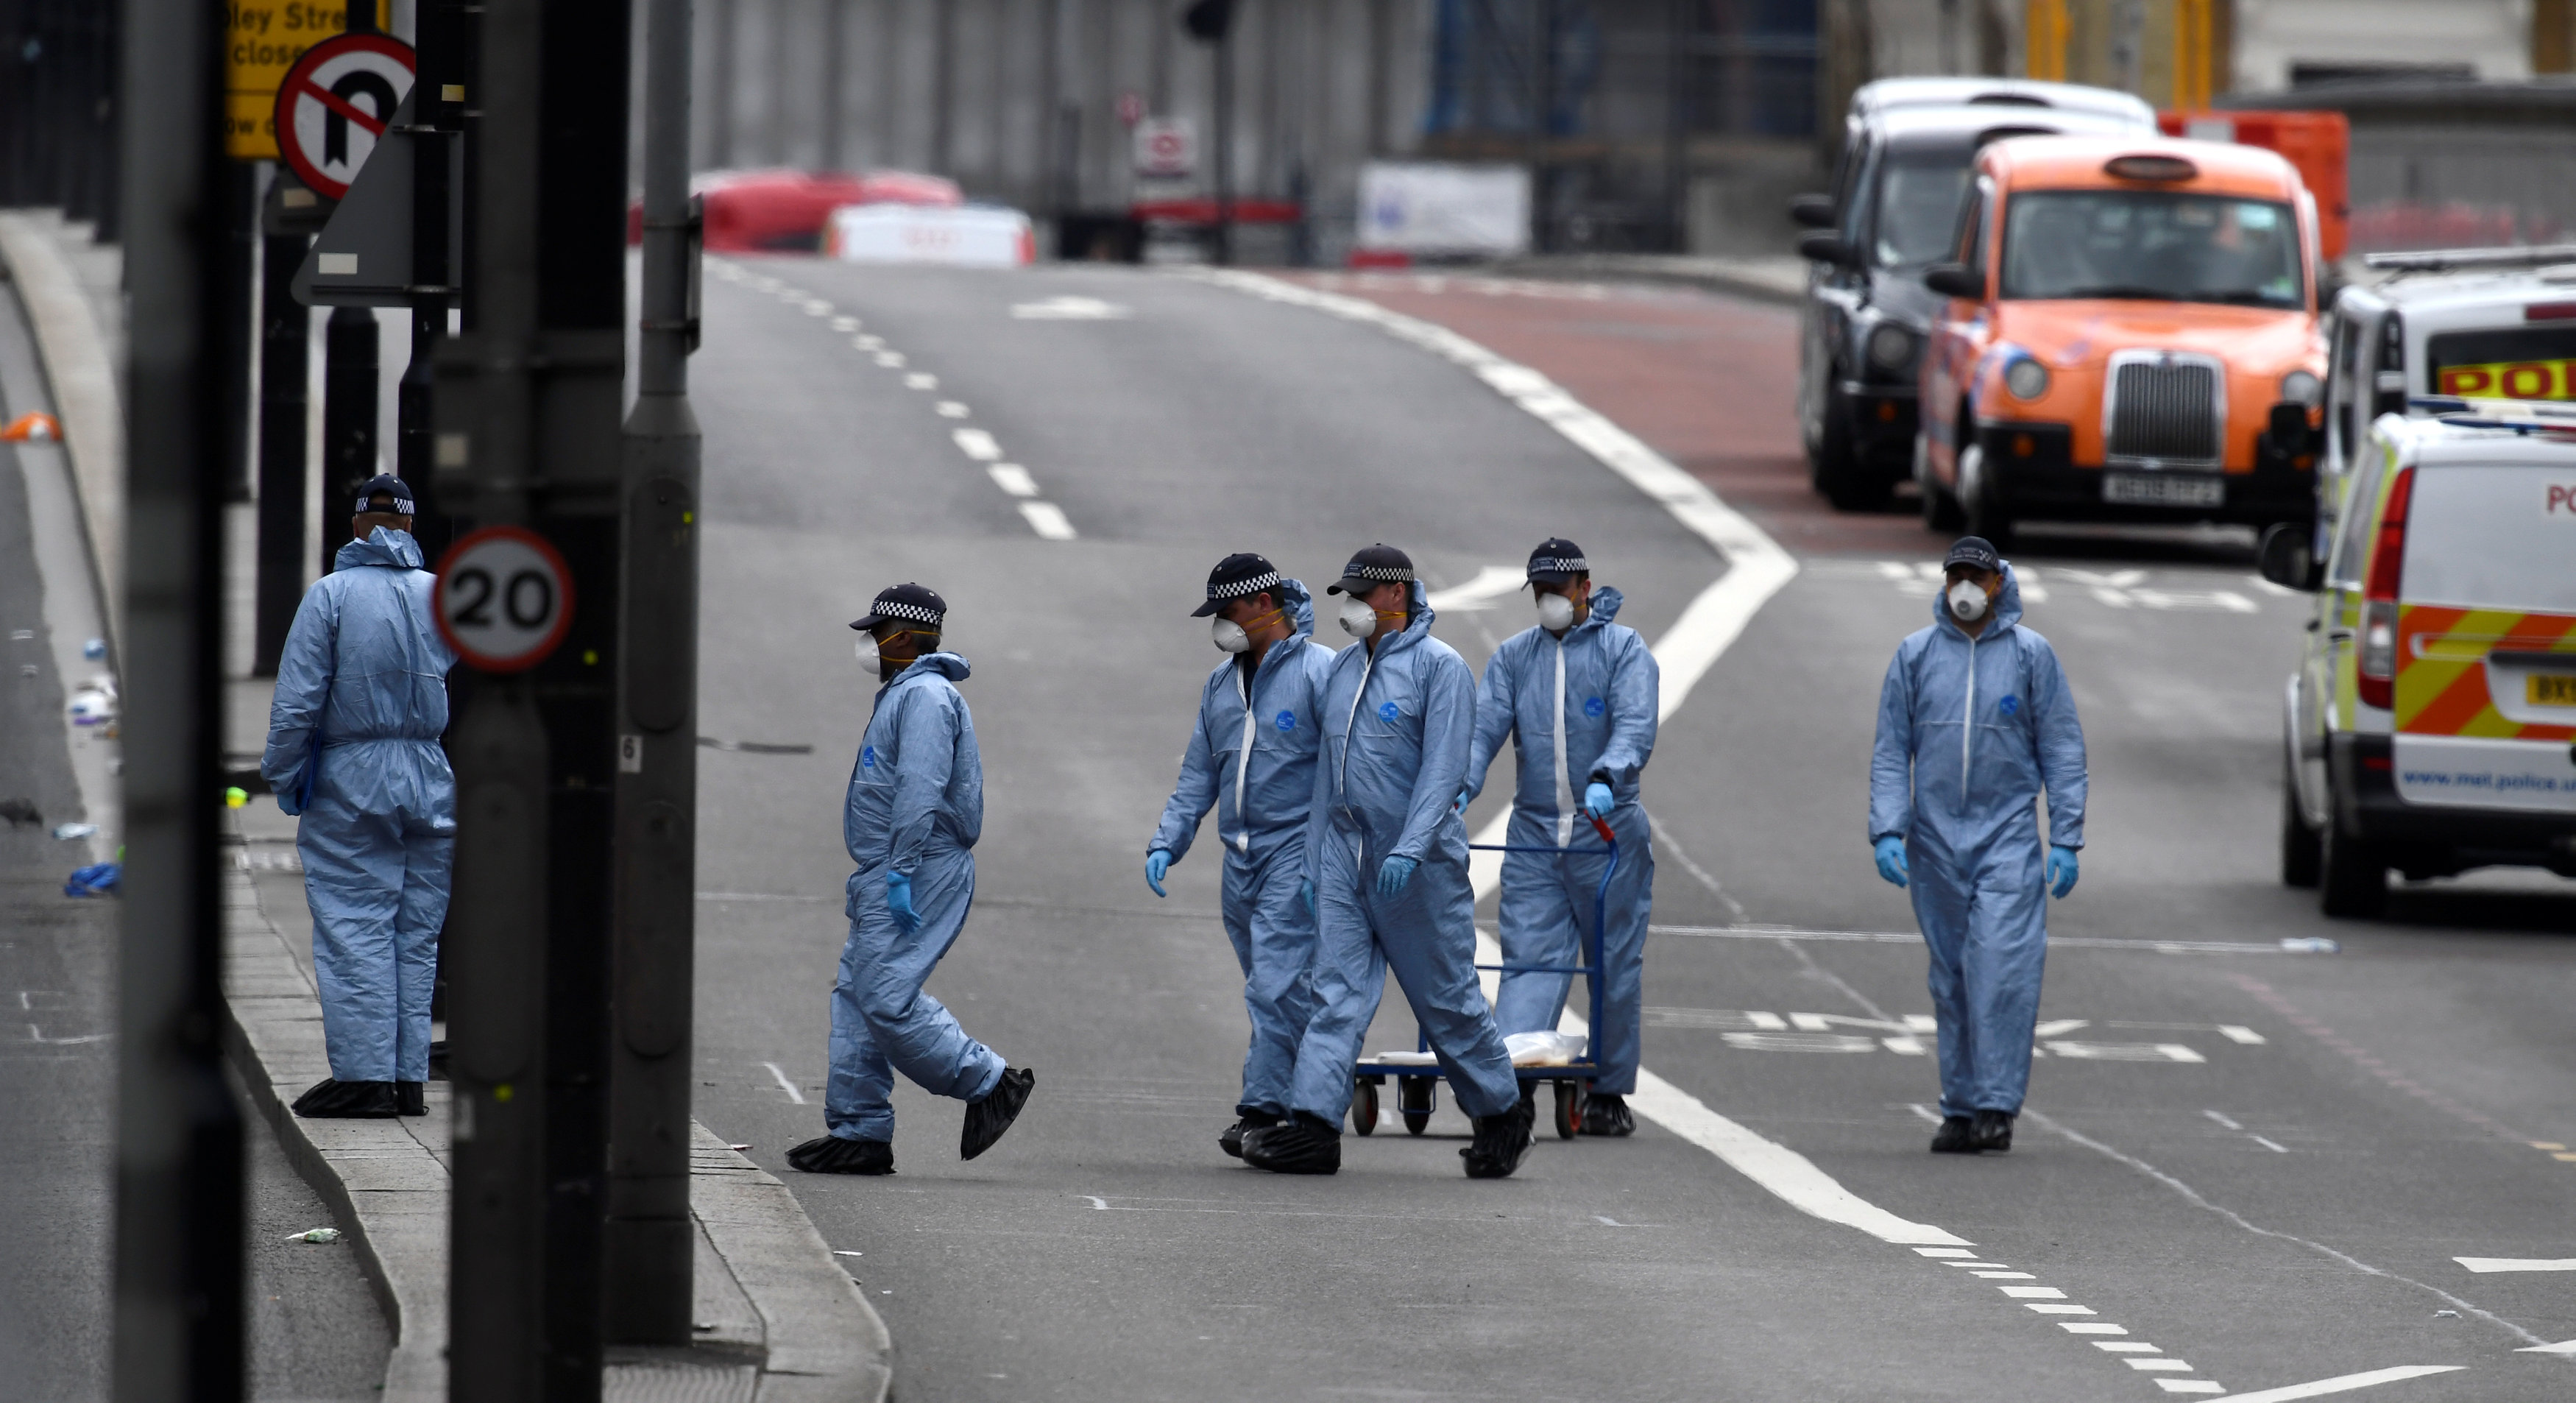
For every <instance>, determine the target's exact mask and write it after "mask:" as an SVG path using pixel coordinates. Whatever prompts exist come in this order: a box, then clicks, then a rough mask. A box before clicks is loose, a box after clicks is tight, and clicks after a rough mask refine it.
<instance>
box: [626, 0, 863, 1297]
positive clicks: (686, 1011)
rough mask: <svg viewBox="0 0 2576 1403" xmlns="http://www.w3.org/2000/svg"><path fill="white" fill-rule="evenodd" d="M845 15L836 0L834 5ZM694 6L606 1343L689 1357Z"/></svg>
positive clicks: (655, 177)
mask: <svg viewBox="0 0 2576 1403" xmlns="http://www.w3.org/2000/svg"><path fill="white" fill-rule="evenodd" d="M834 8H835V12H837V10H838V6H837V4H836V5H835V6H834ZM690 9H691V5H690V0H650V5H649V8H648V10H647V14H646V20H645V25H646V29H645V44H646V47H645V59H644V276H643V286H642V304H643V305H642V308H641V313H642V326H641V333H640V336H639V340H638V353H637V354H638V360H637V366H636V398H635V408H634V411H633V412H632V413H631V414H630V415H629V416H628V417H627V420H626V472H625V495H626V509H625V512H626V515H625V535H626V540H625V578H624V582H623V588H622V590H621V594H620V602H621V603H622V605H623V606H624V611H625V612H624V617H623V618H622V619H621V620H620V622H619V627H618V643H619V648H618V709H617V730H618V736H619V740H618V756H619V762H618V775H617V869H616V881H617V898H616V907H615V915H616V932H615V941H616V960H615V964H616V978H617V984H616V991H617V997H616V1011H617V1012H616V1018H617V1026H616V1038H615V1041H614V1043H613V1045H612V1054H611V1055H612V1057H613V1059H614V1060H613V1064H612V1067H613V1071H612V1076H611V1078H610V1086H611V1088H612V1090H611V1103H610V1111H609V1145H610V1153H611V1156H612V1157H611V1160H610V1163H609V1199H608V1203H609V1207H608V1237H607V1264H608V1283H609V1286H608V1299H607V1308H608V1338H609V1340H610V1341H611V1342H613V1343H617V1344H640V1345H686V1344H688V1343H690V1341H691V1339H692V1338H693V1336H692V1334H691V1330H690V1326H691V1324H692V1320H693V1316H692V1312H691V1305H692V1302H693V1301H694V1300H695V1293H694V1277H693V1267H694V1257H695V1250H696V1235H695V1233H694V1232H693V1231H692V1229H691V1227H690V1224H689V1047H690V1040H689V1024H690V1016H691V1009H692V1000H691V985H692V981H693V979H694V977H695V941H696V923H695V917H696V911H697V902H696V886H697V882H696V872H697V823H696V816H697V795H698V746H697V690H698V649H697V636H698V521H697V510H698V445H699V440H698V421H697V418H696V416H695V415H694V414H693V413H691V411H690V408H689V361H688V356H689V351H690V350H691V348H692V347H694V346H695V345H696V343H697V322H696V307H695V306H694V305H693V304H694V302H695V300H696V299H695V298H694V297H693V296H692V295H691V293H692V291H693V289H694V288H695V286H696V284H697V270H698V239H697V221H696V219H695V218H694V217H693V215H692V202H691V201H690V198H689V57H690V43H689V36H690V24H691V16H690Z"/></svg>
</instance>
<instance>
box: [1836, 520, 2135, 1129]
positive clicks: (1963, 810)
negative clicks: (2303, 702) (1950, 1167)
mask: <svg viewBox="0 0 2576 1403" xmlns="http://www.w3.org/2000/svg"><path fill="white" fill-rule="evenodd" d="M1994 611H1995V612H1994V621H1993V622H1991V623H1989V624H1988V625H1986V630H1985V633H1984V634H1983V635H1982V636H1980V637H1977V638H1970V637H1969V636H1968V634H1967V632H1966V631H1965V630H1963V629H1961V628H1960V627H1959V626H1958V624H1957V623H1955V622H1953V621H1952V619H1951V618H1950V611H1949V608H1948V606H1947V605H1946V604H1945V603H1944V602H1943V601H1942V600H1941V599H1939V598H1938V597H1936V598H1934V599H1933V601H1932V620H1933V622H1932V626H1931V627H1930V628H1927V629H1923V630H1921V631H1920V632H1917V633H1915V634H1912V635H1911V636H1909V637H1907V638H1906V640H1905V641H1904V642H1903V643H1901V644H1899V645H1897V649H1896V660H1895V661H1894V662H1891V663H1889V664H1888V667H1887V683H1886V685H1885V686H1884V687H1883V688H1882V689H1881V690H1880V692H1879V699H1878V744H1877V748H1876V750H1875V751H1874V752H1873V753H1872V755H1871V757H1870V766H1869V837H1870V841H1871V843H1873V844H1875V843H1876V842H1878V840H1880V839H1882V838H1888V837H1896V838H1902V839H1904V840H1905V860H1906V869H1907V885H1908V887H1909V889H1910V890H1911V892H1912V894H1913V897H1914V919H1915V920H1916V922H1917V923H1919V924H1920V925H1921V926H1922V927H1923V943H1924V944H1925V945H1928V946H1930V947H1931V952H1932V973H1931V980H1930V983H1931V989H1932V1015H1933V1018H1934V1020H1935V1021H1936V1022H1938V1023H1939V1025H1940V1030H1941V1114H1942V1115H1944V1116H1966V1115H1974V1114H1975V1113H1976V1112H1978V1111H2001V1112H2003V1113H2005V1114H2006V1115H2019V1114H2020V1113H2021V1102H2022V1094H2023V1092H2024V1091H2025V1090H2026V1089H2027V1088H2028V1087H2029V1085H2030V1039H2031V1029H2032V1026H2033V1024H2034V1023H2035V1022H2036V1021H2037V1019H2038V1017H2039V981H2040V971H2041V966H2042V965H2043V963H2044V962H2045V960H2046V957H2047V946H2048V916H2047V911H2046V903H2047V892H2046V890H2045V888H2044V886H2043V877H2042V874H2043V866H2044V862H2045V860H2046V849H2045V848H2044V847H2043V846H2042V844H2041V842H2040V836H2039V813H2038V807H2037V803H2036V801H2037V800H2038V798H2039V797H2040V795H2041V794H2042V793H2043V792H2045V793H2046V794H2047V796H2048V827H2049V833H2048V842H2049V843H2050V844H2053V845H2055V846H2057V847H2062V848H2078V849H2080V848H2082V847H2083V846H2084V789H2085V775H2084V728H2083V726H2082V725H2081V724H2080V723H2078V722H2077V720H2076V718H2075V697H2074V694H2073V693H2072V692H2071V691H2069V690H2068V688H2067V685H2066V674H2065V673H2064V671H2062V670H2061V669H2060V668H2059V667H2058V665H2057V653H2056V651H2055V650H2054V649H2052V648H2050V647H2049V646H2048V640H2047V639H2045V638H2042V637H2040V636H2039V635H2038V634H2036V633H2033V632H2031V631H2030V630H2029V629H2026V628H2023V627H2022V626H2021V586H2020V584H2019V582H2018V581H2016V580H2015V579H2014V578H2013V573H2012V566H2011V565H2010V564H2006V565H2005V566H2004V586H2003V589H2002V590H2001V591H2000V592H1998V593H1997V594H1996V596H1995V602H1994Z"/></svg>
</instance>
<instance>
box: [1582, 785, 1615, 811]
mask: <svg viewBox="0 0 2576 1403" xmlns="http://www.w3.org/2000/svg"><path fill="white" fill-rule="evenodd" d="M1615 806H1616V801H1614V800H1613V799H1612V798H1611V797H1610V786H1608V785H1606V784H1603V783H1602V782H1601V781H1599V780H1594V781H1593V782H1592V783H1590V784H1587V785H1585V786H1583V811H1584V812H1585V813H1587V814H1590V815H1592V816H1593V817H1594V818H1608V817H1609V816H1610V810H1611V809H1612V808H1613V807H1615Z"/></svg>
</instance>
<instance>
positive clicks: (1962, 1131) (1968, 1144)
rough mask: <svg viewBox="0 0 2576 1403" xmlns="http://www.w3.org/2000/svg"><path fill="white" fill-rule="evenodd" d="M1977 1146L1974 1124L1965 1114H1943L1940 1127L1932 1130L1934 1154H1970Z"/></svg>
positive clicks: (1974, 1151) (1973, 1152)
mask: <svg viewBox="0 0 2576 1403" xmlns="http://www.w3.org/2000/svg"><path fill="white" fill-rule="evenodd" d="M1979 1148H1980V1147H1979V1146H1978V1144H1977V1131H1976V1126H1975V1124H1974V1123H1973V1122H1971V1121H1970V1120H1969V1119H1968V1118H1967V1117H1966V1116H1943V1117H1942V1118H1941V1128H1940V1129H1938V1130H1935V1131H1933V1132H1932V1153H1934V1154H1936V1155H1972V1154H1975V1153H1976V1152H1977V1150H1978V1149H1979Z"/></svg>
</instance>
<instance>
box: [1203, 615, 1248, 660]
mask: <svg viewBox="0 0 2576 1403" xmlns="http://www.w3.org/2000/svg"><path fill="white" fill-rule="evenodd" d="M1208 632H1209V634H1211V635H1212V636H1213V637H1214V640H1215V642H1216V646H1217V647H1218V648H1219V649H1221V650H1223V651H1225V652H1228V653H1249V652H1251V651H1252V635H1251V634H1248V633H1246V632H1244V631H1243V625H1241V624H1239V623H1236V622H1235V621H1234V620H1232V619H1215V620H1211V621H1210V622H1209V624H1208Z"/></svg>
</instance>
